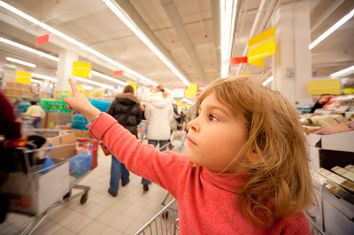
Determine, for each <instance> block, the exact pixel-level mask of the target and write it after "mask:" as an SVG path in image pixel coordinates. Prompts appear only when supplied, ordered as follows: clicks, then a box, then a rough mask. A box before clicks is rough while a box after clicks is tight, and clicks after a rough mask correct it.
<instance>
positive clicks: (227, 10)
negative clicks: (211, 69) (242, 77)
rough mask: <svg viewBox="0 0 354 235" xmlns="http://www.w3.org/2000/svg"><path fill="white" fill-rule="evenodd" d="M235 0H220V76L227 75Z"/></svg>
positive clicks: (235, 8)
mask: <svg viewBox="0 0 354 235" xmlns="http://www.w3.org/2000/svg"><path fill="white" fill-rule="evenodd" d="M236 10H237V0H228V1H226V0H221V1H220V59H221V62H220V65H221V68H220V73H221V78H226V77H227V76H228V75H229V68H230V58H231V51H232V44H233V37H234V29H235V21H236V14H237V12H236Z"/></svg>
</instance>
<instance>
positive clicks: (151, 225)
mask: <svg viewBox="0 0 354 235" xmlns="http://www.w3.org/2000/svg"><path fill="white" fill-rule="evenodd" d="M178 230H179V227H178V210H177V202H176V199H173V200H172V201H170V202H169V203H167V205H166V206H165V207H163V208H162V209H161V210H160V211H159V212H158V213H157V214H156V215H155V216H154V217H152V218H151V219H150V220H149V221H148V222H147V223H146V224H145V225H144V226H142V227H141V228H140V229H139V230H138V231H137V232H136V233H135V235H140V234H150V235H158V234H162V235H165V234H173V235H176V234H178Z"/></svg>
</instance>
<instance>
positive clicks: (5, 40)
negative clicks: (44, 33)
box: [0, 37, 127, 86]
mask: <svg viewBox="0 0 354 235" xmlns="http://www.w3.org/2000/svg"><path fill="white" fill-rule="evenodd" d="M0 42H4V43H7V44H9V45H14V46H16V47H17V48H19V49H22V50H25V51H28V52H30V53H33V54H36V55H40V56H41V57H45V58H48V59H51V60H53V61H55V62H59V58H58V57H55V56H52V55H49V54H47V53H44V52H41V51H38V50H35V49H33V48H31V47H27V46H24V45H22V44H19V43H17V42H13V41H10V40H7V39H5V38H1V37H0ZM15 68H16V66H15ZM91 73H92V75H94V76H97V77H101V78H103V79H106V80H109V81H111V82H114V83H117V84H120V85H123V86H125V85H127V83H126V82H123V81H120V80H118V79H115V78H113V77H110V76H107V75H105V74H103V73H99V72H97V71H94V70H92V72H91ZM38 75H39V76H44V75H40V74H38ZM43 79H44V78H43ZM50 79H52V80H51V81H53V79H54V78H50ZM50 79H47V80H50ZM55 81H57V79H55Z"/></svg>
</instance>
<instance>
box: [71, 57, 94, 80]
mask: <svg viewBox="0 0 354 235" xmlns="http://www.w3.org/2000/svg"><path fill="white" fill-rule="evenodd" d="M91 69H92V66H91V63H89V62H83V61H74V62H73V64H72V75H73V76H76V77H83V78H89V77H90V73H91Z"/></svg>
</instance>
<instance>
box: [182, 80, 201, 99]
mask: <svg viewBox="0 0 354 235" xmlns="http://www.w3.org/2000/svg"><path fill="white" fill-rule="evenodd" d="M197 90H198V84H197V83H189V85H188V87H187V89H186V91H185V92H184V97H186V98H192V97H195V96H196V95H197Z"/></svg>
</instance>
